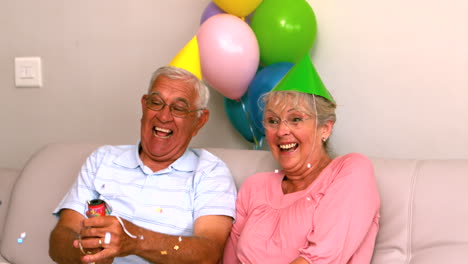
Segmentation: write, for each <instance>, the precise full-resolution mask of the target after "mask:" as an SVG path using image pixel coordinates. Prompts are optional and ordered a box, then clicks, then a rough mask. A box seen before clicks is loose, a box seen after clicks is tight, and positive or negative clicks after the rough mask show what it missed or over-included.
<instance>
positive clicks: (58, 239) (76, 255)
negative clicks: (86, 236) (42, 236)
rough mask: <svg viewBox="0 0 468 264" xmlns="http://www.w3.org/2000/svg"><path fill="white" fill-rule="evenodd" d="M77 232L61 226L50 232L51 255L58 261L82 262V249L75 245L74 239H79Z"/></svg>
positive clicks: (64, 263) (78, 263)
mask: <svg viewBox="0 0 468 264" xmlns="http://www.w3.org/2000/svg"><path fill="white" fill-rule="evenodd" d="M77 235H78V234H77V233H76V232H74V231H73V230H71V229H69V228H67V227H63V226H59V227H56V228H55V229H54V230H53V231H52V233H51V234H50V241H49V256H50V257H51V258H52V260H54V261H55V262H56V263H63V264H74V263H77V264H81V263H82V262H81V257H82V256H83V254H82V253H81V251H80V249H77V248H74V247H73V241H74V240H76V239H77Z"/></svg>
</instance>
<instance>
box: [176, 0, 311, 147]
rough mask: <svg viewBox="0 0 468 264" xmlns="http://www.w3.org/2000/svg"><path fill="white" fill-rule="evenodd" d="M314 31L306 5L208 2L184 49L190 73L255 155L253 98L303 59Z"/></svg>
mask: <svg viewBox="0 0 468 264" xmlns="http://www.w3.org/2000/svg"><path fill="white" fill-rule="evenodd" d="M316 30H317V24H316V19H315V14H314V12H313V10H312V8H311V7H310V5H309V4H308V3H307V2H306V0H288V1H284V0H213V1H212V2H210V3H209V4H208V6H207V7H206V8H205V10H204V12H203V14H202V16H201V19H200V28H199V30H198V32H197V34H196V36H195V37H194V39H192V41H191V42H192V44H190V43H189V44H190V45H189V44H187V46H186V47H185V48H184V50H185V53H189V54H191V53H193V52H191V51H190V50H191V49H192V50H195V49H197V51H198V53H197V55H199V57H197V58H195V57H192V59H190V60H191V63H190V64H191V65H192V66H193V65H195V67H192V68H195V69H192V72H197V71H199V73H198V74H196V75H198V76H199V77H201V76H202V78H203V79H204V80H205V81H206V82H207V83H208V84H209V85H210V86H211V87H213V88H214V89H216V90H217V91H218V92H219V93H221V94H222V95H223V96H224V109H225V112H226V114H227V116H228V118H229V120H230V122H231V123H232V125H233V126H234V127H235V128H236V130H237V131H238V132H239V133H240V134H241V135H242V136H243V137H244V138H245V139H246V140H248V141H249V142H252V143H254V148H255V149H257V148H259V147H261V144H262V141H263V137H264V132H265V131H264V128H263V125H262V116H263V109H262V108H261V107H259V98H260V97H261V96H262V94H264V93H266V92H268V91H270V90H271V89H273V87H275V85H276V84H278V82H279V81H280V80H281V79H282V78H283V77H284V76H285V75H286V73H288V71H289V70H290V69H291V68H292V67H293V65H294V64H295V63H297V62H298V61H299V60H301V59H302V58H303V57H304V56H305V55H307V56H308V53H309V51H310V49H311V48H312V45H313V43H314V40H315V36H316ZM190 47H192V48H190ZM198 58H199V61H197V59H198ZM176 60H177V59H175V61H176ZM197 63H199V67H200V69H196V65H198V64H197ZM172 64H173V65H177V63H175V62H174V61H173V63H172Z"/></svg>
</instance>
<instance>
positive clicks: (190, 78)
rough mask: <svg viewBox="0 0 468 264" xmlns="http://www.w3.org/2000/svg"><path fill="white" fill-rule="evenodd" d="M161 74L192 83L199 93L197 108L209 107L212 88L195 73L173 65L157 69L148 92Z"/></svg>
mask: <svg viewBox="0 0 468 264" xmlns="http://www.w3.org/2000/svg"><path fill="white" fill-rule="evenodd" d="M159 76H165V77H167V78H169V79H171V80H184V81H185V82H187V83H189V84H192V86H193V88H194V89H195V92H197V94H198V101H197V102H196V108H203V109H205V108H207V106H208V101H209V100H210V90H209V88H208V86H207V85H206V83H205V82H204V81H203V80H200V79H198V77H197V76H195V75H194V74H193V73H191V72H189V71H187V70H185V69H182V68H177V67H173V66H163V67H161V68H159V69H157V70H156V71H155V72H154V73H153V75H152V76H151V81H150V84H149V88H148V94H149V93H150V92H151V89H153V85H154V82H155V81H156V80H157V79H158V77H159Z"/></svg>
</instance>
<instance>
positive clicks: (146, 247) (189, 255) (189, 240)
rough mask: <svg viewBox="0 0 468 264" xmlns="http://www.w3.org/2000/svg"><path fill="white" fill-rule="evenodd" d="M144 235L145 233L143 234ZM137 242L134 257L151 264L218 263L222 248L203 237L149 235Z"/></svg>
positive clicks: (150, 233) (152, 233)
mask: <svg viewBox="0 0 468 264" xmlns="http://www.w3.org/2000/svg"><path fill="white" fill-rule="evenodd" d="M145 233H146V232H145ZM144 237H145V238H144V239H143V240H140V241H138V245H137V247H136V252H135V254H136V255H139V256H140V257H142V258H144V259H146V260H148V261H150V262H152V263H202V264H203V263H218V261H219V260H220V258H221V256H222V248H220V246H219V245H217V244H216V243H214V242H212V241H210V240H208V239H206V238H203V237H182V236H171V235H165V234H161V233H154V232H151V231H149V233H147V234H146V236H145V235H144Z"/></svg>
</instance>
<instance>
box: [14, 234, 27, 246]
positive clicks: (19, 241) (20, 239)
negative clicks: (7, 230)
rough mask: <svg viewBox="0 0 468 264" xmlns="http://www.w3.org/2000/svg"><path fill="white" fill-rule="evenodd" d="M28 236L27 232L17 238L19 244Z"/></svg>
mask: <svg viewBox="0 0 468 264" xmlns="http://www.w3.org/2000/svg"><path fill="white" fill-rule="evenodd" d="M25 238H26V232H23V233H21V234H20V237H19V238H18V239H17V240H16V241H17V242H18V244H23V242H24V239H25Z"/></svg>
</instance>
